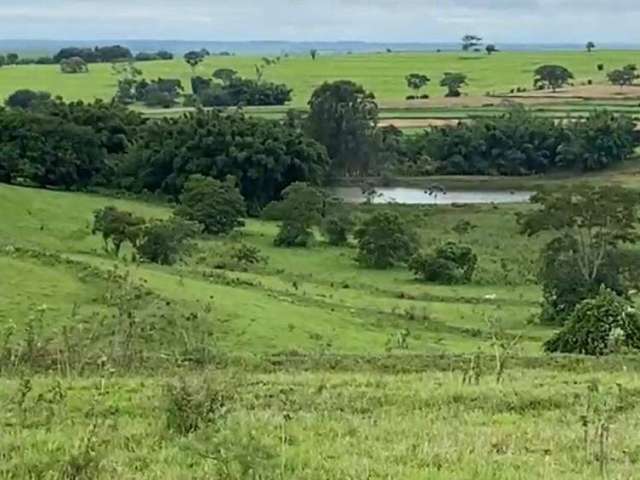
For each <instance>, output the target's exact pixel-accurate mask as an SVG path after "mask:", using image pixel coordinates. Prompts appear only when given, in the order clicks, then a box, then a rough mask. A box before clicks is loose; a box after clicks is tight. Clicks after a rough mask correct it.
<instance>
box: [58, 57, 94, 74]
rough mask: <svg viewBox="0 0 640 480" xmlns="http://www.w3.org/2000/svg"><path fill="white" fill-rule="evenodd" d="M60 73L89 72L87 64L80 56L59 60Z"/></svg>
mask: <svg viewBox="0 0 640 480" xmlns="http://www.w3.org/2000/svg"><path fill="white" fill-rule="evenodd" d="M60 71H61V72H62V73H89V65H87V62H85V61H84V60H83V59H82V58H80V57H71V58H65V59H64V60H62V61H61V62H60Z"/></svg>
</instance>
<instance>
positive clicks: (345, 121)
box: [307, 80, 378, 175]
mask: <svg viewBox="0 0 640 480" xmlns="http://www.w3.org/2000/svg"><path fill="white" fill-rule="evenodd" d="M377 123H378V104H377V103H376V101H375V96H374V95H373V93H370V92H368V91H366V90H365V89H364V87H362V86H361V85H357V84H355V83H354V82H352V81H350V80H338V81H336V82H332V83H327V82H325V83H324V84H322V85H321V86H320V87H318V88H317V89H316V90H315V91H314V92H313V94H312V95H311V99H310V100H309V115H308V117H307V130H308V133H309V134H310V136H311V137H312V138H313V139H315V140H316V141H318V142H320V143H321V144H322V145H324V146H325V147H326V149H327V152H328V153H329V157H330V158H331V160H332V169H333V171H334V173H338V174H351V175H358V174H365V173H367V171H368V169H369V162H370V161H371V154H370V153H371V148H372V138H373V135H374V133H375V129H376V125H377Z"/></svg>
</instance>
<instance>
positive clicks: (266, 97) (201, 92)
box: [194, 76, 291, 107]
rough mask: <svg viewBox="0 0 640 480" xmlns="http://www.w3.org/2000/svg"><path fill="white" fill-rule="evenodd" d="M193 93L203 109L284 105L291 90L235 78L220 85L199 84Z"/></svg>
mask: <svg viewBox="0 0 640 480" xmlns="http://www.w3.org/2000/svg"><path fill="white" fill-rule="evenodd" d="M194 93H195V94H196V95H198V98H199V99H200V102H201V103H202V105H203V106H205V107H230V106H237V105H251V106H262V105H284V104H285V103H287V102H288V101H290V100H291V89H290V88H289V87H287V86H286V85H283V84H276V83H271V82H257V81H255V80H251V79H248V78H239V77H235V76H232V77H229V78H227V79H226V81H225V82H224V83H223V84H222V85H221V84H211V82H210V80H208V83H207V84H205V82H199V84H198V88H197V91H196V90H195V89H194Z"/></svg>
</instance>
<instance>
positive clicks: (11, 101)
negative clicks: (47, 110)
mask: <svg viewBox="0 0 640 480" xmlns="http://www.w3.org/2000/svg"><path fill="white" fill-rule="evenodd" d="M49 100H51V94H50V93H49V92H36V91H33V90H29V89H26V88H24V89H21V90H16V91H15V92H13V93H12V94H11V95H9V97H7V100H6V101H5V105H6V106H7V107H9V108H22V109H24V110H28V109H30V108H33V107H35V106H40V105H43V104H45V103H47V102H48V101H49Z"/></svg>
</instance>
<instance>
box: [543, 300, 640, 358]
mask: <svg viewBox="0 0 640 480" xmlns="http://www.w3.org/2000/svg"><path fill="white" fill-rule="evenodd" d="M621 347H622V348H630V349H634V350H637V349H640V316H638V312H637V311H636V310H635V308H634V307H633V305H632V304H631V303H630V302H628V301H627V300H625V299H623V298H622V297H619V296H618V295H616V294H615V293H614V292H612V291H611V290H607V289H605V288H602V289H601V290H600V293H599V294H598V296H596V297H595V298H592V299H587V300H585V301H583V302H582V303H580V304H579V305H578V306H577V307H576V309H575V310H574V312H573V314H572V315H571V318H570V320H569V322H568V323H567V325H565V327H564V328H563V329H562V330H560V331H559V332H558V333H556V334H555V335H554V336H553V337H552V338H551V339H550V340H548V341H547V342H546V343H545V345H544V348H545V350H546V351H547V352H554V353H574V354H583V355H595V356H601V355H608V354H611V353H615V352H616V351H618V350H619V349H620V348H621Z"/></svg>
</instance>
